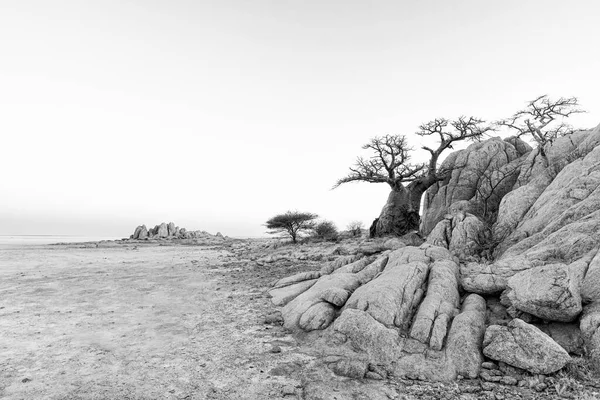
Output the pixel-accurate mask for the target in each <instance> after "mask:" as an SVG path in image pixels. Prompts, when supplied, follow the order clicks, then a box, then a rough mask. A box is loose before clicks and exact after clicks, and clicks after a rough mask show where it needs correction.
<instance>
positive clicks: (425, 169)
mask: <svg viewBox="0 0 600 400" xmlns="http://www.w3.org/2000/svg"><path fill="white" fill-rule="evenodd" d="M492 130H493V128H492V127H491V126H489V125H487V124H486V123H485V121H484V120H481V119H478V118H474V117H464V116H463V117H460V118H458V119H456V120H448V119H445V118H438V119H434V120H433V121H430V122H427V123H425V124H423V125H421V126H419V131H417V132H416V134H417V135H419V136H422V137H428V136H433V137H436V138H437V139H438V146H437V147H436V148H432V147H428V146H423V147H422V149H423V150H425V151H427V152H428V153H429V155H430V157H429V161H428V162H426V163H417V164H413V163H411V162H410V160H411V155H412V154H411V153H412V150H413V149H411V148H410V146H409V145H408V143H407V140H406V137H405V136H404V135H385V136H380V137H375V138H373V139H371V141H370V142H369V143H367V144H365V145H364V146H363V149H365V150H371V151H372V152H373V155H372V156H371V157H369V158H363V157H358V159H357V160H356V163H355V164H354V166H352V167H350V173H349V174H348V175H347V176H346V177H344V178H342V179H340V180H338V181H337V182H336V184H335V185H334V188H336V187H338V186H340V185H341V184H343V183H348V182H357V181H362V182H370V183H387V184H388V185H389V186H390V188H391V189H392V190H391V192H390V195H389V197H388V200H387V203H386V204H385V206H384V207H383V209H382V210H381V213H380V215H379V218H378V219H377V220H376V223H375V226H374V227H372V228H373V229H372V233H374V234H375V236H385V235H398V236H401V235H404V234H406V233H408V232H410V231H413V230H418V229H419V221H420V216H419V208H420V205H421V197H422V196H423V193H425V191H426V190H427V189H428V188H429V187H431V186H432V185H433V184H435V183H436V182H438V181H440V180H443V179H444V178H445V177H446V176H447V174H448V173H450V172H451V171H448V170H441V169H440V168H439V166H438V164H439V159H440V156H441V155H442V153H443V152H444V151H445V150H446V149H452V145H453V144H454V143H456V142H459V141H463V140H472V141H479V140H481V138H482V137H483V136H484V135H485V134H486V133H488V132H489V131H492Z"/></svg>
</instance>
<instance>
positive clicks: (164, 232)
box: [156, 222, 169, 238]
mask: <svg viewBox="0 0 600 400" xmlns="http://www.w3.org/2000/svg"><path fill="white" fill-rule="evenodd" d="M156 235H157V236H158V237H159V238H166V237H168V236H169V228H168V226H167V224H166V223H164V222H163V223H162V224H160V225H159V226H158V230H157V232H156Z"/></svg>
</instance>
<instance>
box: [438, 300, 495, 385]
mask: <svg viewBox="0 0 600 400" xmlns="http://www.w3.org/2000/svg"><path fill="white" fill-rule="evenodd" d="M485 310H486V306H485V300H484V299H483V297H481V296H478V295H476V294H471V295H469V296H467V297H466V298H465V300H464V302H463V305H462V311H461V313H460V314H458V315H457V316H456V317H455V318H454V320H453V321H452V326H451V327H450V331H449V332H448V342H447V347H446V357H447V358H448V360H451V361H450V362H451V363H452V365H453V369H454V371H455V373H456V374H459V375H462V376H466V377H469V378H476V377H477V376H478V375H479V372H480V368H481V364H482V362H483V354H481V343H482V341H483V335H484V332H485Z"/></svg>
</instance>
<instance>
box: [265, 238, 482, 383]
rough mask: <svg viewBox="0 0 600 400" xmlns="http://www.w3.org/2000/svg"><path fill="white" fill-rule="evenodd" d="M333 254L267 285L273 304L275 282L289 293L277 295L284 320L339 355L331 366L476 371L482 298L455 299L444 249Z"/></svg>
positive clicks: (433, 376) (428, 373)
mask: <svg viewBox="0 0 600 400" xmlns="http://www.w3.org/2000/svg"><path fill="white" fill-rule="evenodd" d="M339 260H342V261H340V262H339V263H337V264H336V263H329V264H326V265H325V266H324V267H323V268H321V271H315V272H314V273H303V274H302V275H301V274H297V275H295V276H293V277H290V278H284V279H282V280H280V281H278V282H277V283H276V284H275V287H274V288H273V289H272V290H271V294H272V296H273V300H274V302H276V303H279V304H281V302H282V301H281V299H282V298H283V296H282V295H281V293H283V292H282V289H284V288H288V289H286V292H285V293H286V294H290V293H292V292H293V295H295V297H294V298H293V299H290V298H289V297H288V298H286V299H285V300H284V301H285V302H287V304H285V305H284V306H283V308H282V316H283V320H284V326H285V327H286V328H287V329H290V330H292V331H295V332H314V331H323V332H322V337H323V340H325V341H326V344H324V345H323V346H322V348H321V351H322V352H323V353H322V355H324V356H325V355H327V356H332V355H336V356H340V357H341V358H340V361H339V362H337V363H335V365H332V369H333V370H334V371H336V372H337V373H344V374H353V376H354V375H357V374H358V375H361V376H360V377H363V375H366V374H368V373H369V371H371V370H370V369H369V368H370V367H369V366H374V365H376V366H378V368H379V370H378V371H379V374H383V375H386V374H394V375H396V376H410V377H415V378H422V379H430V380H451V379H455V378H456V376H458V375H463V376H472V377H476V376H477V374H478V373H479V369H480V364H481V360H482V355H481V341H482V340H483V334H484V330H485V300H484V299H483V298H482V297H480V296H477V295H472V296H469V297H467V298H466V299H465V300H463V301H462V304H461V300H460V295H459V290H458V271H459V268H458V264H457V263H456V262H455V258H454V256H453V255H452V254H451V253H450V252H449V251H448V250H447V249H444V248H441V247H437V246H432V245H430V244H423V245H421V246H420V247H413V246H404V247H400V248H398V249H397V250H393V251H392V250H386V251H384V252H383V253H380V255H379V256H377V257H375V258H374V259H373V258H368V257H367V256H363V258H360V259H358V260H356V258H355V257H348V256H345V257H341V258H340V259H339ZM340 264H341V265H340ZM305 288H306V289H305ZM302 290H304V291H302ZM300 292H301V293H300ZM290 297H291V296H290ZM357 349H358V352H357V351H356V350H357ZM357 363H358V365H359V366H361V367H360V368H358V367H356V365H357ZM349 366H354V367H352V368H350V367H349ZM357 371H358V372H357ZM371 372H373V371H371Z"/></svg>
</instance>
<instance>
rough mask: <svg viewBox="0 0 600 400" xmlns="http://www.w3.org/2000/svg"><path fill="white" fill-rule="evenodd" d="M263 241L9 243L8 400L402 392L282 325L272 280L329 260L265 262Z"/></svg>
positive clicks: (5, 309) (5, 259) (0, 253)
mask: <svg viewBox="0 0 600 400" xmlns="http://www.w3.org/2000/svg"><path fill="white" fill-rule="evenodd" d="M264 243H265V242H264V241H263V242H262V243H261V242H260V241H259V242H252V241H235V240H228V241H224V242H223V243H222V244H211V245H198V244H196V245H181V244H179V245H176V244H167V243H162V244H161V243H154V244H145V243H137V244H136V243H126V242H123V243H121V244H119V242H116V243H115V242H112V243H111V242H108V243H96V244H94V243H91V244H72V245H50V246H26V247H8V248H2V249H0V398H3V399H57V400H58V399H61V400H62V399H279V398H285V399H296V398H298V399H346V398H348V399H379V398H381V399H389V398H405V397H404V395H400V394H399V389H398V387H397V386H395V385H397V384H393V383H390V382H383V381H357V380H350V379H347V378H341V377H338V376H336V375H334V374H333V373H331V371H329V370H328V369H327V368H326V367H324V366H323V365H322V364H320V363H319V362H318V360H317V358H315V357H314V356H312V355H310V351H308V349H305V348H303V347H302V346H301V345H300V344H299V343H298V342H297V341H296V340H295V339H294V337H293V336H292V335H291V334H290V333H289V332H286V331H285V330H284V329H283V327H282V326H281V325H280V323H278V322H277V310H276V308H275V307H274V306H273V305H272V304H271V302H270V299H269V296H268V294H267V290H268V289H269V288H270V285H271V284H272V283H273V282H274V281H275V280H277V279H279V278H282V277H285V276H288V275H291V274H293V273H296V272H299V271H304V270H315V269H318V268H319V267H320V265H321V264H320V263H319V262H317V261H306V262H285V261H281V262H270V263H262V262H256V260H257V258H258V257H261V256H262V257H264V256H265V254H268V253H265V252H266V250H265V251H263V253H261V251H262V250H260V249H262V248H264ZM415 387H416V386H415ZM419 390H420V389H419ZM418 397H420V396H418ZM406 398H413V397H412V396H411V397H406Z"/></svg>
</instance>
